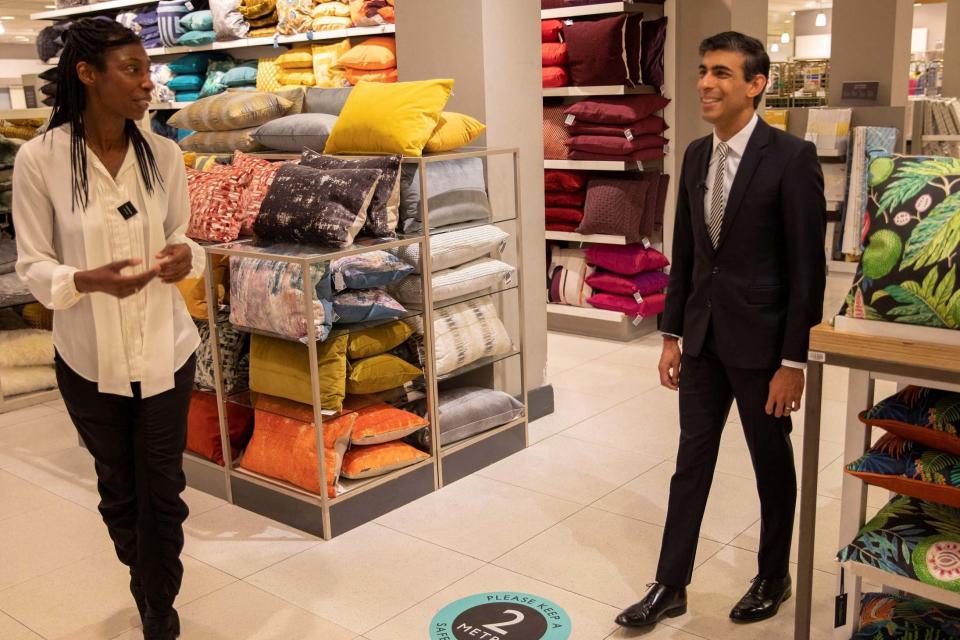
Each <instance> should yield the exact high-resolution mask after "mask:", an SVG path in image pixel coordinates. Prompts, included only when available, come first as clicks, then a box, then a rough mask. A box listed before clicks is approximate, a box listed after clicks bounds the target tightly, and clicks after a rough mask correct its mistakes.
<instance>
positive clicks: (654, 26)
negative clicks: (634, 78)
mask: <svg viewBox="0 0 960 640" xmlns="http://www.w3.org/2000/svg"><path fill="white" fill-rule="evenodd" d="M641 30H642V31H643V36H642V38H641V40H642V42H643V50H642V51H641V54H640V67H641V73H642V75H643V84H648V85H651V86H654V87H662V86H663V48H664V43H665V42H666V41H667V19H666V18H660V19H659V20H644V21H643V26H642V27H641Z"/></svg>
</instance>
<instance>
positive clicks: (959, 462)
mask: <svg viewBox="0 0 960 640" xmlns="http://www.w3.org/2000/svg"><path fill="white" fill-rule="evenodd" d="M845 471H846V473H848V474H850V475H852V476H855V477H857V478H860V479H861V480H863V481H864V482H866V483H867V484H873V485H877V486H879V487H884V488H885V489H889V490H890V491H893V492H895V493H899V494H902V495H907V496H913V497H914V498H919V499H921V500H926V501H928V502H937V503H940V504H945V505H948V506H951V507H955V508H960V456H955V455H952V454H949V453H944V452H942V451H938V450H936V449H929V448H927V447H924V446H923V445H920V444H916V443H914V442H912V441H910V440H904V439H903V438H901V437H899V436H895V435H893V434H889V433H888V434H886V435H884V436H883V437H882V438H881V439H880V440H878V441H877V443H876V444H875V445H873V447H871V448H870V450H869V451H867V453H865V454H864V455H863V456H861V457H860V458H859V459H857V460H854V461H853V462H851V463H850V464H848V465H847V467H846V469H845Z"/></svg>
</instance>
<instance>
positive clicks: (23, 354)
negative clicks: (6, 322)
mask: <svg viewBox="0 0 960 640" xmlns="http://www.w3.org/2000/svg"><path fill="white" fill-rule="evenodd" d="M52 364H53V332H51V331H44V330H43V329H20V330H18V331H0V369H6V368H10V367H34V366H40V365H52Z"/></svg>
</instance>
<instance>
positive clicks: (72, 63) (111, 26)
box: [47, 18, 163, 208]
mask: <svg viewBox="0 0 960 640" xmlns="http://www.w3.org/2000/svg"><path fill="white" fill-rule="evenodd" d="M130 44H140V36H138V35H137V34H135V33H134V32H133V31H131V30H130V29H127V28H126V27H124V26H123V25H122V24H120V23H118V22H116V21H114V20H110V19H105V18H81V19H80V20H77V21H75V22H73V23H72V24H71V25H70V28H69V29H67V31H66V33H64V35H63V51H62V52H61V54H60V62H59V64H58V65H57V95H56V98H55V100H54V103H53V113H52V115H51V116H50V124H49V125H48V127H47V130H48V131H49V130H50V129H53V128H54V127H59V126H60V125H62V124H69V125H70V167H71V174H72V176H73V198H72V206H73V207H76V205H77V204H79V205H80V207H81V208H86V206H87V203H88V202H89V200H90V182H89V179H88V176H87V143H86V130H85V124H84V118H83V112H84V109H85V108H86V106H87V89H86V87H85V86H84V84H83V82H81V81H80V76H79V75H78V74H77V64H78V63H80V62H86V63H88V64H91V65H93V66H94V67H95V68H96V69H98V70H100V71H103V70H104V69H106V62H105V58H106V54H107V52H108V51H109V50H110V49H113V48H116V47H122V46H125V45H130ZM124 132H125V133H126V134H127V138H128V139H129V140H130V141H131V142H132V143H133V150H134V153H135V154H136V156H137V167H138V168H139V169H140V175H141V176H142V177H143V182H144V183H145V184H146V187H147V191H148V192H149V193H151V194H152V193H153V186H154V182H156V183H157V184H159V185H160V186H163V178H162V176H161V175H160V169H159V168H158V167H157V161H156V158H155V157H154V155H153V150H152V149H151V148H150V145H149V144H148V143H147V140H146V138H144V136H143V133H141V131H140V128H139V127H138V126H137V124H136V123H135V122H134V121H133V120H130V119H127V121H126V123H125V125H124Z"/></svg>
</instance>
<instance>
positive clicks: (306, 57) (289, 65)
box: [277, 47, 313, 71]
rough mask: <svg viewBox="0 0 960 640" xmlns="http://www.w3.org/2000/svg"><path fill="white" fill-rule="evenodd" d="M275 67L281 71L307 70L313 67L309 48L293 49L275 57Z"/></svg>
mask: <svg viewBox="0 0 960 640" xmlns="http://www.w3.org/2000/svg"><path fill="white" fill-rule="evenodd" d="M277 66H279V67H280V69H281V70H283V71H288V70H291V69H309V68H310V67H311V66H313V56H312V55H311V51H310V47H294V48H293V49H290V50H289V51H287V52H286V53H283V54H280V55H279V56H277Z"/></svg>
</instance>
